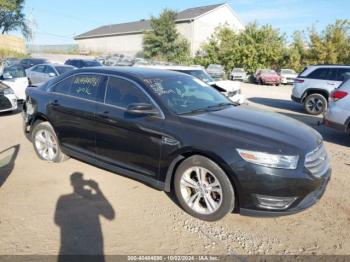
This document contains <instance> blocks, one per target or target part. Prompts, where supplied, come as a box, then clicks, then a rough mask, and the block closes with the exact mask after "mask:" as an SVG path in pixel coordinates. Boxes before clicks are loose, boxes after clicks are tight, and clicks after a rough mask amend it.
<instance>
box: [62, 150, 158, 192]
mask: <svg viewBox="0 0 350 262" xmlns="http://www.w3.org/2000/svg"><path fill="white" fill-rule="evenodd" d="M61 148H62V152H63V153H65V154H66V155H68V156H72V157H74V158H77V159H80V160H82V161H84V162H87V163H89V164H91V165H94V166H98V167H101V168H102V169H105V170H108V171H111V172H113V173H116V174H118V175H122V176H125V177H129V178H132V179H134V180H136V181H139V182H142V183H145V184H146V185H148V186H151V187H153V188H155V189H157V190H161V191H164V189H165V183H164V182H161V181H158V180H157V179H155V178H152V177H149V176H147V175H143V174H140V173H136V172H133V171H130V170H128V169H125V168H122V167H119V166H115V165H111V164H108V163H106V162H103V161H99V160H97V159H96V158H95V157H92V156H88V155H86V154H82V153H79V152H77V151H75V150H71V149H69V148H67V147H64V146H61Z"/></svg>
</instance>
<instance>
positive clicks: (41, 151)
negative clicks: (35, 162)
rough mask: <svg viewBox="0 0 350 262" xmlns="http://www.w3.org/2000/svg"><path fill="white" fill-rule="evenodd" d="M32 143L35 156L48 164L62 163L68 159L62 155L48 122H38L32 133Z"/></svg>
mask: <svg viewBox="0 0 350 262" xmlns="http://www.w3.org/2000/svg"><path fill="white" fill-rule="evenodd" d="M32 143H33V146H34V149H35V152H36V154H37V155H38V157H39V158H40V159H42V160H45V161H48V162H56V163H59V162H62V161H64V160H66V159H68V157H67V156H66V155H65V154H63V153H62V151H61V148H60V145H59V143H58V139H57V136H56V133H55V131H54V129H53V127H52V126H51V125H50V123H49V122H38V123H37V124H35V126H34V128H33V132H32Z"/></svg>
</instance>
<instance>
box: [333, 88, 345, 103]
mask: <svg viewBox="0 0 350 262" xmlns="http://www.w3.org/2000/svg"><path fill="white" fill-rule="evenodd" d="M347 95H348V93H347V92H345V91H339V90H338V91H333V92H332V94H331V98H332V99H333V100H334V101H338V100H340V99H342V98H344V97H346V96H347Z"/></svg>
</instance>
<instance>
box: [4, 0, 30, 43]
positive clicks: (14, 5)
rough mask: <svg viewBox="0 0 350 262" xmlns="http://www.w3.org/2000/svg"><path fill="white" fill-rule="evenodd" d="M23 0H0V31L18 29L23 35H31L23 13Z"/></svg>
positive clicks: (28, 36) (5, 31)
mask: <svg viewBox="0 0 350 262" xmlns="http://www.w3.org/2000/svg"><path fill="white" fill-rule="evenodd" d="M23 9H24V0H0V32H1V34H5V33H8V32H10V31H14V30H20V31H21V32H22V34H23V36H24V37H26V38H30V37H31V30H30V28H29V26H28V24H27V20H26V18H25V14H24V13H23Z"/></svg>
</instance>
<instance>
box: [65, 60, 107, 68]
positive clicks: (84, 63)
mask: <svg viewBox="0 0 350 262" xmlns="http://www.w3.org/2000/svg"><path fill="white" fill-rule="evenodd" d="M64 64H65V65H71V66H74V67H76V68H84V67H96V66H102V64H101V63H100V62H98V61H97V60H91V59H90V60H89V59H68V60H67V61H66V62H65V63H64Z"/></svg>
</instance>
